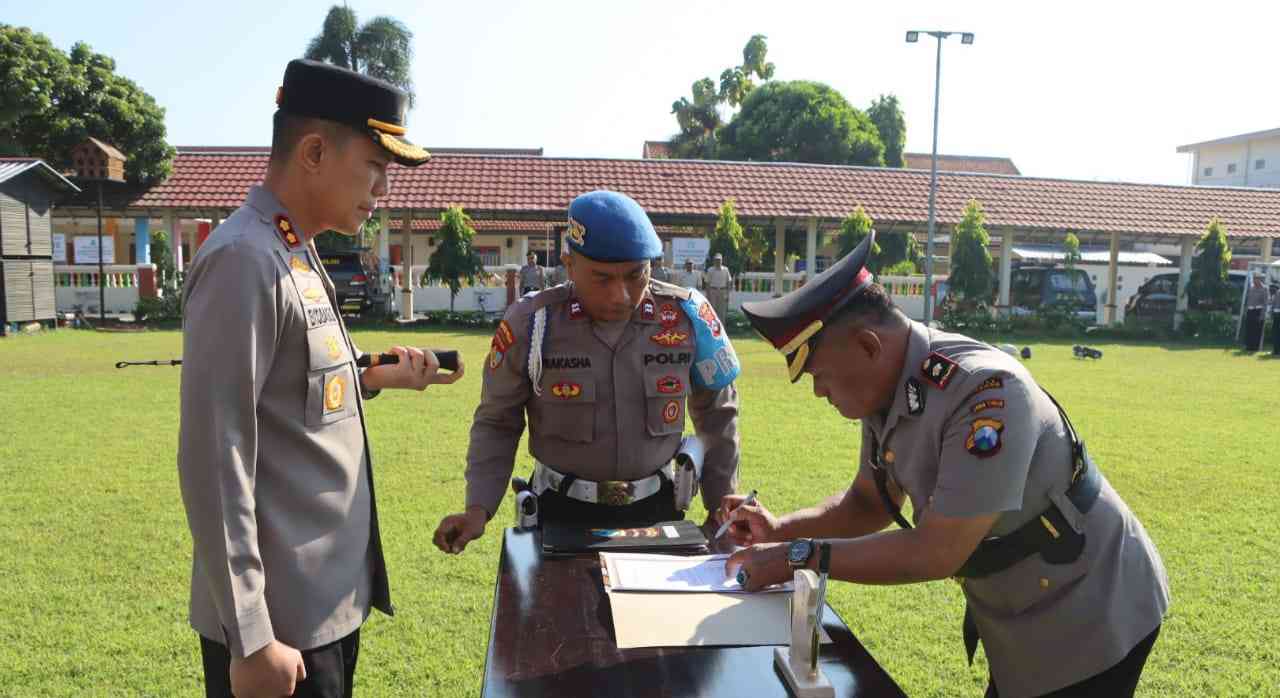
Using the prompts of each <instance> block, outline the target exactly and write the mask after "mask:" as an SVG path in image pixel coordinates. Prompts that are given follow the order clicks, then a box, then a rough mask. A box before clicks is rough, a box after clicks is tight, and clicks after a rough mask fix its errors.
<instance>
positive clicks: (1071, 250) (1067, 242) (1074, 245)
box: [1002, 232, 1083, 269]
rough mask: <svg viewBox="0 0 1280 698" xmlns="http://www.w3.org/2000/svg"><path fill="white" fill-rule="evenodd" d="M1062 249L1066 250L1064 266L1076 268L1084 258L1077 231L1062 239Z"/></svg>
mask: <svg viewBox="0 0 1280 698" xmlns="http://www.w3.org/2000/svg"><path fill="white" fill-rule="evenodd" d="M1002 244H1003V243H1002ZM1062 249H1063V250H1064V251H1065V252H1066V258H1065V259H1064V260H1063V266H1065V267H1066V268H1068V269H1075V268H1076V265H1077V264H1079V263H1080V260H1081V259H1083V258H1082V257H1081V256H1080V238H1078V237H1076V235H1075V233H1072V232H1068V233H1067V236H1066V237H1065V238H1063V239H1062Z"/></svg>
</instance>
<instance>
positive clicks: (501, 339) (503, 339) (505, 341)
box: [489, 320, 516, 371]
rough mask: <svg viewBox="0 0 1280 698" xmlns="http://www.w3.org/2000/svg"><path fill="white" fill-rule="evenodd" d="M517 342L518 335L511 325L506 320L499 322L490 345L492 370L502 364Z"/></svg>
mask: <svg viewBox="0 0 1280 698" xmlns="http://www.w3.org/2000/svg"><path fill="white" fill-rule="evenodd" d="M515 344H516V335H515V333H514V332H512V331H511V325H508V324H507V321H506V320H503V321H502V322H500V323H498V329H497V331H495V332H494V333H493V341H492V342H491V343H490V345H489V370H490V371H495V370H497V368H498V367H499V366H501V365H502V360H503V359H505V358H506V356H507V352H508V351H510V350H511V347H513V346H515Z"/></svg>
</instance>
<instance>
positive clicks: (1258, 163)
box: [1253, 160, 1267, 170]
mask: <svg viewBox="0 0 1280 698" xmlns="http://www.w3.org/2000/svg"><path fill="white" fill-rule="evenodd" d="M1266 166H1267V161H1266V160H1254V161H1253V169H1255V170H1261V169H1263V168H1265V167H1266Z"/></svg>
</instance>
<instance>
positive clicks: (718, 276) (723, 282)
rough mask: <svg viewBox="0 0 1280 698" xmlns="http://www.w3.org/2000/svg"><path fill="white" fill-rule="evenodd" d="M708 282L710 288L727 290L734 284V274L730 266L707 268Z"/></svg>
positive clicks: (706, 277)
mask: <svg viewBox="0 0 1280 698" xmlns="http://www.w3.org/2000/svg"><path fill="white" fill-rule="evenodd" d="M705 279H706V284H707V289H708V290H717V291H727V290H729V287H730V286H732V285H733V275H732V274H730V273H729V268H728V267H719V268H717V267H711V268H710V269H708V270H707V273H706V276H705Z"/></svg>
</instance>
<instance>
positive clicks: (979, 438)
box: [964, 418, 1004, 458]
mask: <svg viewBox="0 0 1280 698" xmlns="http://www.w3.org/2000/svg"><path fill="white" fill-rule="evenodd" d="M1003 435H1004V422H1002V421H1000V420H998V419H986V418H983V419H975V420H973V424H972V425H970V427H969V438H967V439H965V440H964V448H965V450H966V451H968V452H969V453H971V454H973V455H975V456H977V457H979V458H990V457H991V456H994V455H995V454H997V453H999V452H1000V443H1001V441H1000V439H1001V437H1002V436H1003Z"/></svg>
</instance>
